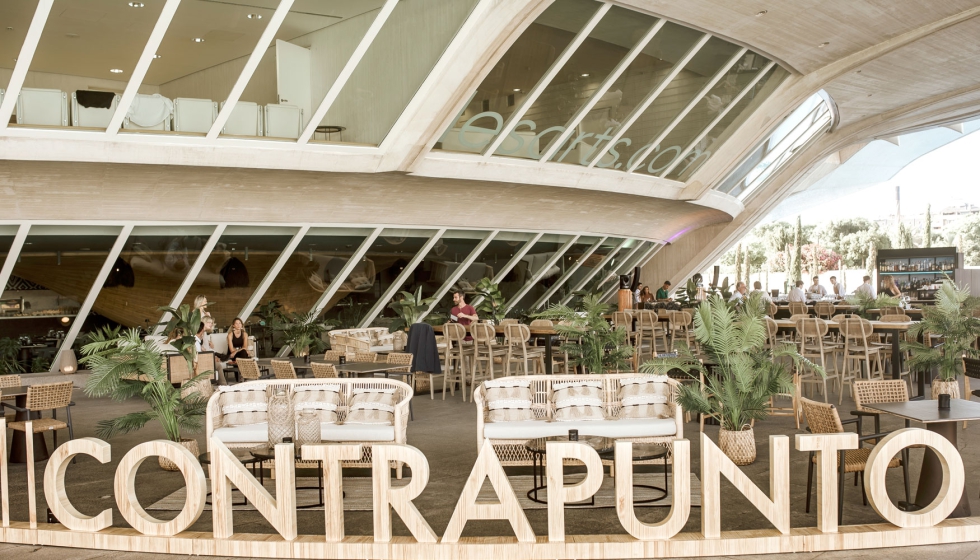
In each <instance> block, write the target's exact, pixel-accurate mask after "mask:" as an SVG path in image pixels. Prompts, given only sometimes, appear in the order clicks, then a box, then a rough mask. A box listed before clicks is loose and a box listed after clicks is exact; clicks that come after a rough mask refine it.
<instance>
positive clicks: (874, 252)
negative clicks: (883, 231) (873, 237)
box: [864, 242, 878, 278]
mask: <svg viewBox="0 0 980 560" xmlns="http://www.w3.org/2000/svg"><path fill="white" fill-rule="evenodd" d="M877 264H878V246H877V245H875V244H874V243H873V242H872V243H870V244H869V245H868V261H867V262H866V263H865V267H864V268H865V269H867V271H868V276H871V277H872V278H873V277H874V273H875V269H876V268H877Z"/></svg>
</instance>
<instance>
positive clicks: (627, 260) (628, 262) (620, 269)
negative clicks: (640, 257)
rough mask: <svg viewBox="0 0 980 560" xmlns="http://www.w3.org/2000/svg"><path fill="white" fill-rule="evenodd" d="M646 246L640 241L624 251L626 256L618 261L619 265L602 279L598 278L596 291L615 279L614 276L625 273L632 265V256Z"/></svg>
mask: <svg viewBox="0 0 980 560" xmlns="http://www.w3.org/2000/svg"><path fill="white" fill-rule="evenodd" d="M646 246H647V244H646V242H645V241H641V242H639V243H637V244H636V245H635V246H634V247H633V248H632V249H630V251H629V252H628V253H626V256H625V257H623V260H622V261H621V262H620V263H619V266H617V267H615V268H613V269H612V270H611V271H610V272H609V275H608V276H606V277H605V278H603V279H602V280H599V283H598V284H597V285H596V291H598V290H601V289H602V287H603V286H605V285H606V284H607V283H609V280H615V279H616V278H618V277H619V275H620V274H625V272H624V271H626V270H629V269H630V267H632V262H633V257H634V256H636V254H637V253H639V252H640V251H641V250H642V249H644V248H645V247H646Z"/></svg>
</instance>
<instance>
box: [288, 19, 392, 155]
mask: <svg viewBox="0 0 980 560" xmlns="http://www.w3.org/2000/svg"><path fill="white" fill-rule="evenodd" d="M397 5H398V0H387V1H386V2H385V4H384V6H382V7H381V11H380V12H378V16H377V17H376V18H374V21H373V22H371V26H370V27H368V30H367V33H365V34H364V37H361V42H360V43H358V44H357V48H355V49H354V52H353V53H352V54H351V55H350V59H348V60H347V64H345V65H344V68H343V69H342V70H341V71H340V74H339V75H338V76H337V79H336V80H334V83H333V85H331V86H330V89H328V90H327V94H326V95H325V96H324V97H323V101H321V102H320V106H319V107H317V108H316V111H314V112H313V115H312V116H311V117H310V122H309V123H308V124H307V125H306V129H305V130H304V131H303V134H301V135H300V137H299V139H298V140H297V141H296V143H297V144H306V143H307V142H309V141H310V138H312V137H313V132H314V131H315V130H316V127H318V126H320V121H322V120H323V117H325V116H326V115H327V111H329V110H330V107H331V106H332V105H333V102H334V101H336V100H337V97H338V96H339V95H340V92H341V90H343V89H344V86H345V85H346V84H347V80H349V79H350V77H351V75H352V74H353V73H354V69H356V68H357V65H358V64H360V63H361V59H362V58H364V54H365V53H367V50H368V48H370V47H371V43H373V42H374V39H375V38H376V37H377V36H378V33H380V32H381V28H382V27H383V26H384V24H385V22H386V21H388V16H390V15H391V12H393V11H394V10H395V7H396V6H397Z"/></svg>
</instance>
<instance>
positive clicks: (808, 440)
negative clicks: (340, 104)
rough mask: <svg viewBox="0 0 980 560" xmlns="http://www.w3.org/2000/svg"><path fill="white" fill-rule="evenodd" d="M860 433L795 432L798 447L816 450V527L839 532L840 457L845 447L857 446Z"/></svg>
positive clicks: (829, 531) (827, 531)
mask: <svg viewBox="0 0 980 560" xmlns="http://www.w3.org/2000/svg"><path fill="white" fill-rule="evenodd" d="M857 448H858V435H857V434H855V433H849V432H848V433H843V434H796V449H797V450H799V451H816V452H817V529H818V530H819V531H820V532H822V533H836V532H837V473H838V471H837V457H838V451H840V450H843V449H857Z"/></svg>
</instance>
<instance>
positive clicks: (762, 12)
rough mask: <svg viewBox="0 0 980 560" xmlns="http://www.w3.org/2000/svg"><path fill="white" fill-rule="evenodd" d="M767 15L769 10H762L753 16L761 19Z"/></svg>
mask: <svg viewBox="0 0 980 560" xmlns="http://www.w3.org/2000/svg"><path fill="white" fill-rule="evenodd" d="M768 13H769V10H762V11H761V12H759V13H757V14H755V17H762V16H764V15H766V14H768Z"/></svg>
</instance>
